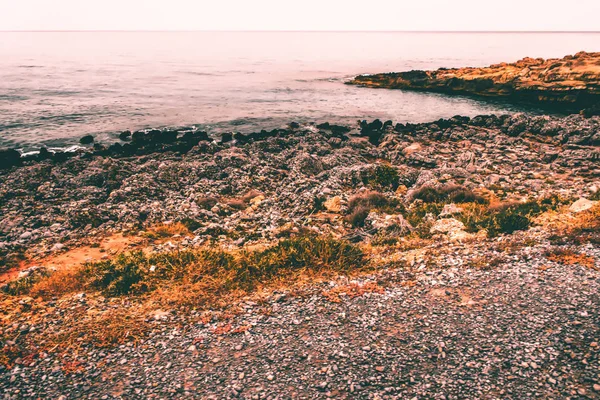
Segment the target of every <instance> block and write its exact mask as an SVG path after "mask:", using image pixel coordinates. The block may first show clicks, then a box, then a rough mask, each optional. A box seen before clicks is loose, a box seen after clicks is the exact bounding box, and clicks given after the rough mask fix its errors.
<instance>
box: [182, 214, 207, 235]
mask: <svg viewBox="0 0 600 400" xmlns="http://www.w3.org/2000/svg"><path fill="white" fill-rule="evenodd" d="M179 222H180V223H181V224H182V225H183V226H185V228H186V229H187V230H188V232H190V233H191V232H194V231H195V230H197V229H200V228H201V227H202V223H201V222H200V221H198V220H195V219H193V218H189V217H185V218H183V219H182V220H181V221H179Z"/></svg>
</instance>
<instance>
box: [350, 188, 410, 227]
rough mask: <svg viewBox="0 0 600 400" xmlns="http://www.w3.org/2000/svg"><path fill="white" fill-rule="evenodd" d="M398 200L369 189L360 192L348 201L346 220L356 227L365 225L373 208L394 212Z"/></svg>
mask: <svg viewBox="0 0 600 400" xmlns="http://www.w3.org/2000/svg"><path fill="white" fill-rule="evenodd" d="M397 206H398V201H396V200H394V199H390V198H388V197H387V196H385V195H384V194H382V193H379V192H374V191H368V192H365V193H361V194H358V195H356V196H354V197H352V198H351V199H350V201H349V202H348V214H347V216H346V221H348V222H349V223H350V224H351V225H352V226H354V227H361V226H364V224H365V220H366V219H367V216H368V215H369V213H370V212H371V211H372V210H375V209H377V210H382V211H386V212H393V211H394V210H395V207H397Z"/></svg>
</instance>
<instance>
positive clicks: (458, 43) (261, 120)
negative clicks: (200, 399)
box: [0, 32, 600, 150]
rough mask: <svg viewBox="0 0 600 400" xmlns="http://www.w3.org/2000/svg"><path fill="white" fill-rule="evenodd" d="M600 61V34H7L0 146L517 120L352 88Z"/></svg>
mask: <svg viewBox="0 0 600 400" xmlns="http://www.w3.org/2000/svg"><path fill="white" fill-rule="evenodd" d="M580 50H586V51H600V34H575V33H573V34H558V33H556V34H548V33H536V34H531V33H529V34H515V33H511V34H507V33H504V34H498V33H452V34H448V33H358V32H357V33H317V32H314V33H296V32H285V33H264V32H255V33H244V32H237V33H232V32H221V33H216V32H176V33H165V32H160V33H159V32H153V33H150V32H132V33H124V32H90V33H82V32H68V33H66V32H63V33H43V32H36V33H11V32H3V33H0V145H1V146H11V147H18V148H22V149H25V150H29V149H33V148H36V147H39V146H40V144H45V145H50V146H63V145H67V144H72V143H76V142H77V140H78V139H79V137H81V136H83V135H85V134H88V133H91V134H95V135H97V137H98V139H99V140H109V141H113V140H114V139H115V138H116V135H117V133H118V132H119V131H122V130H125V129H132V130H133V129H141V128H149V127H166V126H189V125H196V126H198V125H199V126H202V127H203V128H204V129H207V130H209V131H210V132H219V131H224V130H233V131H241V132H249V131H253V130H257V129H262V128H265V129H270V128H275V127H280V126H284V125H285V124H287V123H289V122H290V121H298V122H306V121H316V122H324V121H329V122H346V123H348V122H349V121H350V122H352V121H353V120H356V119H359V118H360V119H363V118H382V119H392V120H394V121H396V122H408V121H411V122H423V121H430V120H434V119H437V118H441V117H451V116H453V115H456V114H462V115H470V116H474V115H477V114H482V113H502V112H515V111H529V112H535V111H536V110H531V109H519V108H515V107H514V106H509V105H507V104H503V103H488V102H483V101H479V100H474V99H470V98H464V97H449V96H445V95H438V94H426V93H411V92H404V91H399V90H377V89H365V88H358V87H353V86H347V85H344V84H343V82H344V80H346V79H348V78H350V77H352V76H354V75H356V74H360V73H375V72H386V71H404V70H410V69H434V68H439V67H459V66H485V65H489V64H491V63H497V62H502V61H515V60H517V59H520V58H522V57H525V56H531V57H562V56H564V55H567V54H573V53H575V52H577V51H580Z"/></svg>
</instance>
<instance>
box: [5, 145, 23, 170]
mask: <svg viewBox="0 0 600 400" xmlns="http://www.w3.org/2000/svg"><path fill="white" fill-rule="evenodd" d="M20 164H21V153H19V152H18V151H17V150H15V149H0V169H4V168H10V167H13V166H15V165H20Z"/></svg>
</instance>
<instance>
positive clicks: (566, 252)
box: [546, 249, 600, 271]
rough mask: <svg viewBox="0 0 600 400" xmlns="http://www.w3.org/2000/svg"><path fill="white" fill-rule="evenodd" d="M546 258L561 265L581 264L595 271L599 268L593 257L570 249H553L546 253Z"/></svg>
mask: <svg viewBox="0 0 600 400" xmlns="http://www.w3.org/2000/svg"><path fill="white" fill-rule="evenodd" d="M546 258H548V260H550V261H554V262H556V263H559V264H563V265H569V266H571V265H581V266H584V267H587V268H591V269H594V270H597V271H598V270H600V267H599V266H598V265H597V263H596V259H595V258H594V257H592V256H589V255H587V254H582V253H577V252H575V251H573V250H571V249H554V250H552V251H549V252H548V253H547V254H546Z"/></svg>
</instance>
